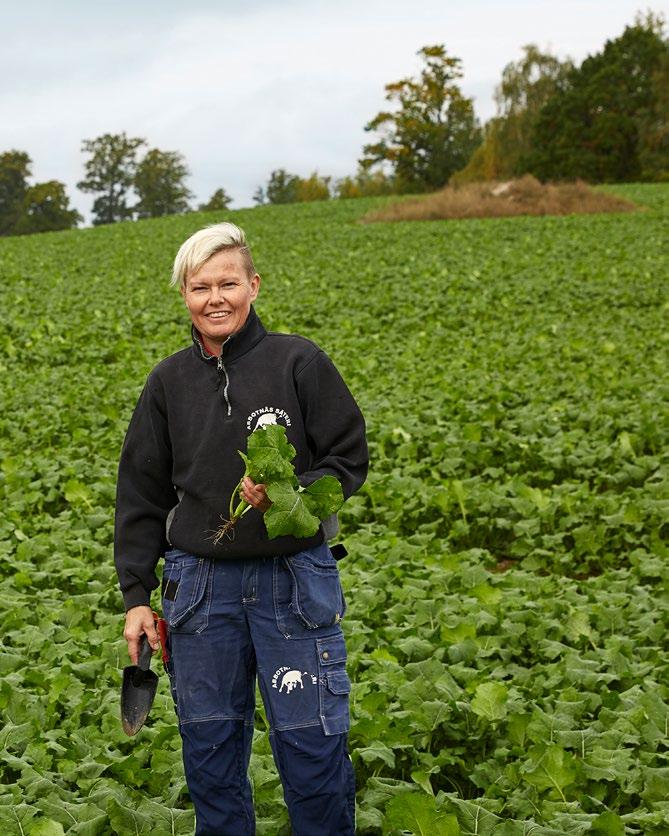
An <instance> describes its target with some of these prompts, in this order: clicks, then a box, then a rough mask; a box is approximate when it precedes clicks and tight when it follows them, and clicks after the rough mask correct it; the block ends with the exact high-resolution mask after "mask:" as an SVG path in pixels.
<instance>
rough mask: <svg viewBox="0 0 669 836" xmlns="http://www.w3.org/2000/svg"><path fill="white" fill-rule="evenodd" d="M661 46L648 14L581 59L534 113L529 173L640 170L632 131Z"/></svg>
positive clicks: (608, 178) (667, 48) (589, 174)
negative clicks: (560, 87)
mask: <svg viewBox="0 0 669 836" xmlns="http://www.w3.org/2000/svg"><path fill="white" fill-rule="evenodd" d="M668 53H669V44H668V43H667V40H666V39H665V37H664V36H663V22H662V21H661V20H660V19H659V18H657V17H655V16H653V15H649V16H648V17H646V18H638V19H637V21H636V23H635V24H634V25H633V26H628V27H627V28H626V29H625V31H624V32H623V34H622V35H621V36H620V37H618V38H616V39H615V40H610V41H607V42H606V44H605V46H604V49H603V50H602V51H601V52H599V53H597V54H596V55H592V56H590V57H589V58H586V60H585V61H584V62H583V63H582V64H581V66H580V67H579V68H578V69H577V70H574V71H573V72H572V73H570V75H569V78H568V83H567V85H566V86H565V88H564V89H562V90H560V91H559V92H557V93H556V94H555V95H554V96H552V97H551V99H550V100H549V101H548V102H547V103H546V104H545V106H544V107H543V108H542V110H541V113H540V114H539V117H538V119H537V123H536V131H535V136H534V141H533V151H532V154H531V155H530V161H529V168H530V169H531V170H532V171H533V173H535V174H537V175H538V176H539V177H541V178H542V179H549V178H550V179H557V178H576V177H581V178H583V179H585V180H589V181H592V182H614V181H625V180H634V179H637V178H639V177H640V176H642V173H643V170H642V153H641V144H640V136H641V134H642V131H643V130H644V125H643V122H644V118H645V117H647V116H648V114H649V113H652V112H653V110H654V107H655V104H656V97H657V95H658V90H657V88H656V86H655V83H654V79H655V78H656V77H657V74H658V72H661V68H662V66H663V62H664V61H665V60H666V56H667V54H668ZM652 134H653V132H652V130H651V132H650V134H649V136H650V135H652ZM657 162H658V161H657V160H656V163H655V164H656V165H657Z"/></svg>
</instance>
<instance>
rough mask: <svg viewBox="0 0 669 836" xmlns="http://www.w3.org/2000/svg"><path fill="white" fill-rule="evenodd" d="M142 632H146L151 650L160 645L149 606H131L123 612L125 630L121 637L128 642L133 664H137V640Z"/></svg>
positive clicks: (138, 640)
mask: <svg viewBox="0 0 669 836" xmlns="http://www.w3.org/2000/svg"><path fill="white" fill-rule="evenodd" d="M143 634H146V637H147V639H148V640H149V644H150V645H151V647H152V648H153V650H157V649H158V648H159V647H160V639H159V638H158V633H157V632H156V626H155V624H154V622H153V611H152V609H151V607H144V606H142V607H133V608H132V609H130V610H128V612H127V613H126V614H125V630H124V631H123V638H124V639H125V640H126V641H127V642H128V655H129V656H130V659H131V660H132V663H133V665H136V664H137V659H138V657H139V642H140V639H141V637H142V635H143Z"/></svg>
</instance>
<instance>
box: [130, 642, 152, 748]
mask: <svg viewBox="0 0 669 836" xmlns="http://www.w3.org/2000/svg"><path fill="white" fill-rule="evenodd" d="M139 642H140V643H139V658H138V660H137V664H136V665H128V667H126V668H123V684H122V686H121V723H122V724H123V731H124V732H125V733H126V734H127V735H130V736H132V735H134V734H137V732H138V731H139V730H140V729H141V728H142V726H143V725H144V721H145V720H146V718H147V717H148V715H149V711H150V710H151V706H152V705H153V698H154V697H155V695H156V688H157V687H158V676H157V675H156V674H155V673H154V672H153V671H152V670H150V666H151V655H152V650H151V645H150V644H149V640H148V639H147V637H146V635H145V634H144V635H142V637H141V638H140V640H139Z"/></svg>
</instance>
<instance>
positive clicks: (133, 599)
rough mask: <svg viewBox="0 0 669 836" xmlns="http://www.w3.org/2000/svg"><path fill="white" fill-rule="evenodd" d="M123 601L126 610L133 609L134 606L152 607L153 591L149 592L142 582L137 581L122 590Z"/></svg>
mask: <svg viewBox="0 0 669 836" xmlns="http://www.w3.org/2000/svg"><path fill="white" fill-rule="evenodd" d="M121 594H122V595H123V603H124V605H125V611H126V612H128V610H131V609H132V608H133V607H150V606H151V593H150V592H147V591H146V589H144V587H143V586H142V585H141V583H136V584H135V585H134V586H131V587H129V588H128V589H124V590H122V592H121Z"/></svg>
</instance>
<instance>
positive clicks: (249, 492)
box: [240, 476, 272, 514]
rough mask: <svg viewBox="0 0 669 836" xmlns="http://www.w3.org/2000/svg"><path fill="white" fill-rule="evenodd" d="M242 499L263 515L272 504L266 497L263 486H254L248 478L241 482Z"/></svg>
mask: <svg viewBox="0 0 669 836" xmlns="http://www.w3.org/2000/svg"><path fill="white" fill-rule="evenodd" d="M240 493H241V495H242V498H243V499H244V500H245V501H246V502H248V504H249V505H252V506H253V507H254V508H255V509H256V510H257V511H260V512H261V513H263V514H264V513H265V511H267V509H268V508H269V506H270V505H271V504H272V502H271V500H270V499H269V497H268V496H267V493H266V491H265V486H264V485H256V483H255V482H254V481H253V479H251V477H250V476H245V477H244V479H243V480H242V489H241V491H240Z"/></svg>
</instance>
